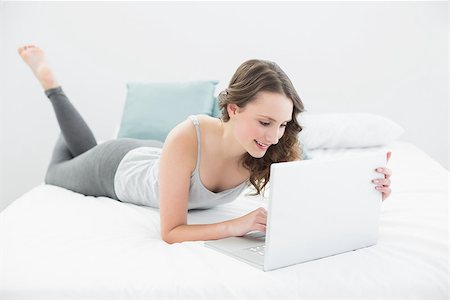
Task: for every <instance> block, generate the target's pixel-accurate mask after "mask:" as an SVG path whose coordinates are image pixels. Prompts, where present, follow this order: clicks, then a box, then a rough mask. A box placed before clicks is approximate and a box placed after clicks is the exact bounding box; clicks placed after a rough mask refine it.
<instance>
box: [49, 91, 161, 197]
mask: <svg viewBox="0 0 450 300" xmlns="http://www.w3.org/2000/svg"><path fill="white" fill-rule="evenodd" d="M45 94H46V95H47V97H48V98H49V99H50V101H51V103H52V105H53V109H54V111H55V114H56V118H57V120H58V123H59V127H60V129H61V134H60V135H59V137H58V140H57V142H56V145H55V148H54V150H53V154H52V158H51V161H50V165H49V166H48V169H47V174H46V175H45V183H47V184H52V185H57V186H60V187H63V188H66V189H69V190H72V191H75V192H78V193H81V194H84V195H88V196H106V197H110V198H113V199H116V200H119V199H118V198H117V195H116V192H115V190H114V175H115V173H116V170H117V167H118V166H119V163H120V161H121V160H122V158H123V157H124V156H125V154H126V153H128V151H130V150H132V149H134V148H137V147H141V146H150V147H160V148H161V147H162V145H163V144H162V143H161V142H160V141H153V140H138V139H129V138H120V139H115V140H109V141H106V142H104V143H101V144H100V145H97V141H96V140H95V137H94V135H93V134H92V131H91V130H90V129H89V127H88V125H87V124H86V122H85V121H84V120H83V118H82V117H81V115H80V114H79V113H78V111H77V110H76V109H75V107H74V106H73V105H72V103H70V101H69V99H68V98H67V97H66V95H65V94H64V92H63V90H62V89H61V87H57V88H54V89H50V90H47V91H45Z"/></svg>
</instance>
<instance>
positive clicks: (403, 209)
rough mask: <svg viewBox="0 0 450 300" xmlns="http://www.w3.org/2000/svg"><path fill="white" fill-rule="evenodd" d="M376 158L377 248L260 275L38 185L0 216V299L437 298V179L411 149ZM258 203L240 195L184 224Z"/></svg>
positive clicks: (144, 221) (434, 169) (150, 220)
mask: <svg viewBox="0 0 450 300" xmlns="http://www.w3.org/2000/svg"><path fill="white" fill-rule="evenodd" d="M388 148H389V149H390V150H392V152H393V154H392V158H391V161H390V162H389V167H390V168H391V169H392V170H393V172H394V175H393V176H392V189H393V193H392V195H391V197H390V198H389V199H388V201H386V202H384V203H383V205H382V213H381V222H380V237H379V241H378V244H377V245H375V246H373V247H369V248H365V249H361V250H358V251H352V252H348V253H344V254H340V255H336V256H332V257H328V258H324V259H320V260H316V261H312V262H307V263H303V264H298V265H295V266H291V267H287V268H282V269H279V270H275V271H271V272H262V271H260V270H258V269H256V268H254V267H252V266H250V265H247V264H245V263H242V262H240V261H238V260H236V259H234V258H231V257H228V256H226V255H223V254H221V253H219V252H216V251H214V250H212V249H209V248H206V247H204V245H203V242H185V243H179V244H173V245H168V244H166V243H165V242H163V241H162V240H161V239H160V234H159V226H160V225H159V213H158V210H156V209H152V208H149V207H141V206H136V205H133V204H127V203H121V202H118V201H114V200H111V199H109V198H106V197H98V198H96V197H88V196H84V195H81V194H78V193H74V192H72V191H69V190H65V189H63V188H59V187H55V186H51V185H39V186H37V187H35V188H33V189H32V190H30V191H29V192H28V193H26V194H24V195H23V196H21V197H20V198H18V199H17V200H16V201H15V202H14V203H12V204H11V205H10V206H9V207H8V208H7V209H5V210H4V211H3V212H2V213H1V214H0V247H1V248H0V250H1V257H0V299H2V300H9V299H298V298H305V299H307V298H310V299H318V298H321V299H350V298H353V299H355V298H356V299H449V260H448V250H449V249H448V248H449V247H448V246H449V245H448V234H449V229H448V224H449V223H448V222H449V210H448V208H449V201H448V193H449V190H448V189H449V172H448V171H447V170H446V169H444V168H443V167H441V166H440V165H439V164H438V163H436V162H435V161H434V160H432V159H431V158H430V157H429V156H428V155H427V154H425V153H424V152H423V151H421V150H420V149H418V148H417V147H415V146H414V145H412V144H409V143H406V142H396V143H394V144H393V145H391V147H388ZM361 151H362V152H364V151H367V149H352V150H315V151H312V153H311V154H312V156H313V158H317V157H321V156H322V157H323V156H328V155H349V154H352V153H356V152H361ZM348 189H350V190H351V185H349V187H348ZM337 192H338V191H337ZM342 192H343V191H342ZM266 201H267V199H264V198H263V199H261V197H248V196H241V197H240V198H239V199H237V200H236V201H234V202H232V203H229V204H226V205H222V206H219V207H216V208H213V209H210V210H204V211H202V210H199V211H191V212H190V213H189V222H190V223H209V222H216V221H221V220H225V219H229V218H232V217H236V216H240V215H242V214H245V213H247V212H249V211H251V210H253V209H254V208H255V207H258V206H265V205H266Z"/></svg>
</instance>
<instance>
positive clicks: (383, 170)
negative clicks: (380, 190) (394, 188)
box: [375, 167, 392, 178]
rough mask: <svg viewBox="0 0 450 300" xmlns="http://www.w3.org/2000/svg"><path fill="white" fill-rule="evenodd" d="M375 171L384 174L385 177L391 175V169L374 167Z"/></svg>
mask: <svg viewBox="0 0 450 300" xmlns="http://www.w3.org/2000/svg"><path fill="white" fill-rule="evenodd" d="M375 171H376V172H378V173H381V174H384V176H385V178H389V177H391V175H392V171H391V170H390V169H388V168H381V167H380V168H376V169H375Z"/></svg>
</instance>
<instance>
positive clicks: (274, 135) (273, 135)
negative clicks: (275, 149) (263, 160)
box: [266, 128, 280, 144]
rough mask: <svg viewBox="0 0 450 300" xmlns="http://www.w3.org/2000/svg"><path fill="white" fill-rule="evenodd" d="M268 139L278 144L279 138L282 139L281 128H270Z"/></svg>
mask: <svg viewBox="0 0 450 300" xmlns="http://www.w3.org/2000/svg"><path fill="white" fill-rule="evenodd" d="M266 139H267V141H268V142H269V143H271V144H278V140H279V139H280V129H279V128H276V129H274V130H269V132H268V133H267V136H266Z"/></svg>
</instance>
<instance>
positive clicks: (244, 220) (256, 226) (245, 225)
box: [227, 207, 267, 236]
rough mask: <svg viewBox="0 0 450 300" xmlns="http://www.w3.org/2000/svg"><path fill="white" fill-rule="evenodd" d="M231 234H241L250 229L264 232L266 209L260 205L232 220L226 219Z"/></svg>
mask: <svg viewBox="0 0 450 300" xmlns="http://www.w3.org/2000/svg"><path fill="white" fill-rule="evenodd" d="M227 223H228V232H229V234H230V235H231V236H243V235H244V234H246V233H248V232H250V231H254V230H257V231H261V232H264V233H265V232H266V223H267V211H266V210H265V209H264V208H263V207H260V208H258V209H255V210H254V211H252V212H250V213H248V214H246V215H244V216H242V217H240V218H236V219H233V220H229V221H227Z"/></svg>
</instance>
